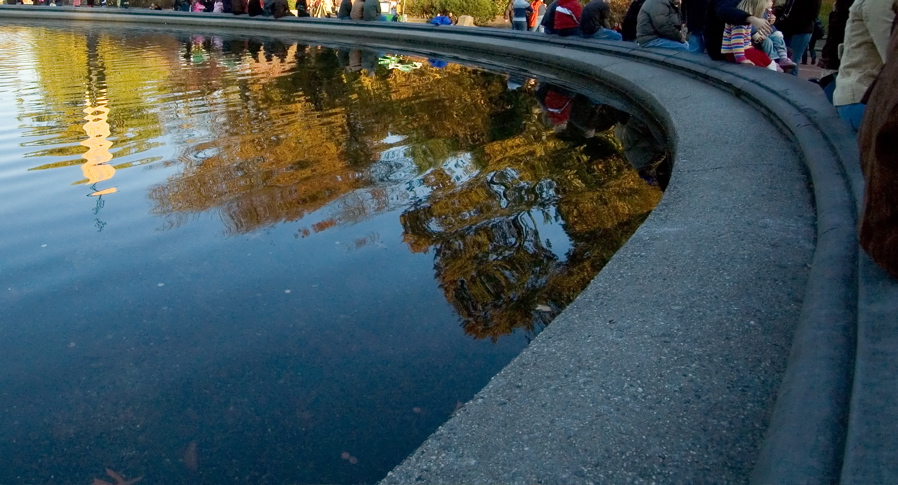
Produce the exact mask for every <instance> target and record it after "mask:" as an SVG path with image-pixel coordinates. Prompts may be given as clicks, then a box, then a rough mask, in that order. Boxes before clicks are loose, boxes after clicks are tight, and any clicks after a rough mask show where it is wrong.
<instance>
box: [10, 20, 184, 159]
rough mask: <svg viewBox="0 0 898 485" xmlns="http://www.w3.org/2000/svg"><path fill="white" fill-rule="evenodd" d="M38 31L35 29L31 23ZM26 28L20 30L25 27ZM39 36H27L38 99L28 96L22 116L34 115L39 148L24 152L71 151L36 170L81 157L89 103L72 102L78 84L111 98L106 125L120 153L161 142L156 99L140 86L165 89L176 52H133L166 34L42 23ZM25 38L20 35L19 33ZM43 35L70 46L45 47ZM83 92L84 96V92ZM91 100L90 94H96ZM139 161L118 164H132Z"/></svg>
mask: <svg viewBox="0 0 898 485" xmlns="http://www.w3.org/2000/svg"><path fill="white" fill-rule="evenodd" d="M31 32H32V33H33V31H31ZM28 34H29V31H28V30H27V29H25V30H23V32H22V35H26V36H27V35H28ZM36 36H37V38H38V39H40V42H38V41H37V40H34V41H28V42H30V43H31V44H32V45H34V46H35V48H34V49H33V57H34V64H33V66H34V70H35V73H36V76H37V79H38V83H39V86H40V89H39V90H37V91H36V93H37V94H38V96H39V97H40V101H39V103H40V104H39V105H38V106H29V105H27V104H23V105H22V106H20V108H19V109H20V116H21V117H22V118H25V119H30V120H32V121H34V122H36V123H34V125H33V127H32V128H30V134H31V135H32V136H37V137H39V139H38V140H36V141H33V142H31V143H32V144H34V145H35V146H37V147H39V148H38V149H36V150H34V151H31V152H29V153H28V154H27V155H26V156H27V157H47V156H50V157H67V158H68V159H66V160H63V161H60V162H53V163H50V164H46V165H41V166H38V167H34V168H33V169H32V170H44V169H54V168H60V167H68V166H74V165H80V164H81V163H82V162H83V159H82V158H81V153H82V152H83V151H84V149H83V147H82V146H80V145H79V143H78V142H79V141H80V140H81V139H82V138H83V136H84V131H83V130H82V127H81V125H82V124H83V117H84V113H83V112H82V111H81V110H82V109H83V108H84V106H83V105H78V104H75V103H73V102H72V99H73V97H72V95H71V92H72V91H73V90H75V91H80V92H81V93H87V96H88V97H89V98H93V97H95V96H96V93H97V92H99V91H103V92H104V93H105V97H106V99H108V103H109V108H110V113H109V118H108V122H109V126H110V128H111V134H112V136H113V137H115V138H116V142H115V146H116V151H115V156H116V157H117V158H121V157H123V156H126V155H130V154H136V153H141V152H145V151H147V150H149V149H150V148H153V147H154V146H156V145H157V144H155V143H153V142H152V141H151V140H153V139H155V138H158V137H159V136H160V135H161V131H160V123H159V117H158V115H157V114H156V113H154V112H153V109H152V108H153V105H152V103H148V102H147V101H146V100H145V97H146V96H147V95H148V94H151V93H150V92H148V91H147V90H145V89H141V86H146V85H147V84H148V83H150V84H155V86H154V87H155V88H157V89H161V90H163V92H164V89H165V88H164V85H163V84H162V83H161V80H163V79H165V78H166V77H167V75H168V73H169V72H170V71H171V69H172V67H173V66H174V65H176V64H177V61H176V60H175V59H168V58H162V57H157V56H155V55H149V56H148V55H134V52H136V51H142V50H145V49H146V48H147V46H148V45H156V48H155V49H152V50H153V52H154V53H155V52H165V50H164V49H158V44H159V43H165V42H166V39H167V37H166V36H164V35H163V36H156V35H151V36H144V37H119V36H114V35H109V34H105V33H102V32H100V31H94V30H89V31H88V33H87V35H84V34H82V33H79V32H74V31H59V30H49V29H48V30H39V31H38V32H37V34H36ZM17 42H22V39H19V40H17ZM46 43H51V44H56V45H65V46H68V48H67V49H64V50H59V49H42V48H40V46H41V45H45V44H46ZM81 98H82V99H83V98H84V96H81ZM92 101H93V99H92ZM135 163H140V162H139V161H137V162H135V161H132V162H128V163H125V164H119V165H116V166H115V168H117V169H121V168H127V167H129V166H131V165H134V164H135Z"/></svg>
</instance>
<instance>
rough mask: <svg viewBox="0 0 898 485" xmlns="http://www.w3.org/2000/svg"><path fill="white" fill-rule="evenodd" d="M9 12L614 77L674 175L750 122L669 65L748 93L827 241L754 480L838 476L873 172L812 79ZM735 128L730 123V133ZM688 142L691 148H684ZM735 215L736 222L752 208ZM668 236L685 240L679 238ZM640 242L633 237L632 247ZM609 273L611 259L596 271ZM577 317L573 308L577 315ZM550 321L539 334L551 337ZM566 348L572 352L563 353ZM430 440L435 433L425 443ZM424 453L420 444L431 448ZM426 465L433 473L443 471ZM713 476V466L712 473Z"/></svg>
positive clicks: (498, 34) (235, 25)
mask: <svg viewBox="0 0 898 485" xmlns="http://www.w3.org/2000/svg"><path fill="white" fill-rule="evenodd" d="M36 9H40V10H39V11H38V10H36ZM0 19H3V20H6V19H8V20H11V21H16V22H19V21H36V20H37V21H41V22H44V21H47V20H60V21H72V20H84V21H91V22H94V21H98V20H102V21H107V22H122V23H140V24H142V25H160V26H173V27H174V26H193V27H194V28H195V27H198V26H201V27H202V28H204V29H209V30H213V29H214V30H220V29H222V30H235V31H241V32H249V33H254V34H258V33H259V32H261V31H264V32H265V33H266V34H269V33H270V34H271V35H289V36H291V37H292V38H294V39H296V38H300V39H305V40H311V41H324V42H332V43H346V44H352V43H357V44H360V45H361V46H364V47H372V48H383V49H392V50H398V51H412V52H421V53H425V54H431V55H438V56H444V57H450V58H454V59H460V60H463V61H467V62H470V63H474V64H478V65H484V66H490V65H493V66H508V67H509V68H511V69H516V70H519V71H522V72H527V73H530V74H531V75H535V76H539V77H541V78H544V79H549V80H552V81H554V82H558V83H561V84H565V85H567V86H569V87H572V88H574V89H577V90H578V91H581V92H584V93H587V94H595V95H596V96H607V92H608V90H609V89H610V90H611V91H613V92H614V93H616V95H617V96H619V97H620V98H621V99H623V100H624V101H625V102H626V103H628V104H630V105H632V106H635V107H637V108H638V109H639V110H643V111H644V112H645V113H647V114H648V115H649V116H650V117H651V118H654V119H655V120H657V121H658V122H659V123H660V125H661V126H662V128H663V130H664V132H665V133H666V134H667V136H668V139H669V141H670V143H671V147H672V151H673V156H674V170H675V171H674V175H673V177H672V179H671V183H670V187H676V186H677V185H678V184H679V183H681V181H682V180H684V177H685V175H684V172H683V170H686V169H688V165H689V163H691V160H693V159H696V158H701V157H706V158H707V157H716V156H719V155H720V151H721V149H724V150H725V149H726V147H727V146H728V144H729V143H730V140H728V139H726V138H722V137H721V136H720V135H719V133H716V132H715V129H714V128H715V127H714V126H713V125H715V124H717V125H719V124H720V123H724V124H726V123H731V124H732V125H731V126H732V127H733V130H736V129H745V130H746V131H749V130H750V129H749V128H747V127H746V126H745V125H742V124H740V120H738V119H737V120H725V119H721V118H720V117H725V116H727V113H728V110H727V109H726V108H725V107H718V110H717V111H714V109H713V107H709V108H708V110H707V111H703V112H701V113H698V114H699V115H700V116H698V117H696V116H695V115H696V113H694V112H693V113H690V112H689V111H688V110H685V109H682V108H679V109H674V108H671V106H673V105H674V104H676V103H674V102H673V101H672V100H673V99H675V96H676V93H675V92H671V91H670V90H668V91H666V92H665V90H664V86H663V85H662V84H659V83H658V78H659V77H662V78H663V77H664V76H670V77H671V78H673V77H676V78H677V79H680V78H683V79H686V78H691V79H692V80H694V81H698V82H699V83H701V84H704V85H705V86H706V89H708V90H713V91H718V92H724V93H726V94H728V95H729V97H730V98H731V99H732V100H733V102H738V103H744V104H747V105H749V106H751V107H752V108H753V109H755V110H758V111H759V112H761V113H763V114H764V116H765V117H766V118H767V122H768V123H770V124H772V125H774V126H775V127H776V128H777V129H778V130H779V131H781V132H782V133H784V134H785V136H786V137H787V138H789V139H791V140H790V141H791V143H790V147H791V149H792V150H793V151H795V152H797V155H798V156H799V157H800V158H801V159H802V160H803V161H804V163H805V165H806V167H807V171H808V173H809V175H810V179H811V181H812V185H813V197H814V201H815V206H816V207H815V208H816V244H815V249H814V251H813V260H812V262H811V265H810V271H809V274H808V280H807V284H806V287H805V291H804V297H803V303H802V306H801V311H800V316H799V318H798V321H797V323H796V328H795V333H794V338H793V340H792V345H791V350H790V355H789V357H788V366H787V368H786V369H785V372H784V373H783V375H782V383H781V385H780V387H779V396H778V398H777V399H776V405H775V407H774V408H773V409H772V412H771V414H770V415H769V424H768V426H767V431H766V436H767V437H766V439H765V440H764V442H763V444H762V445H761V446H760V448H759V449H758V450H757V456H756V459H755V466H754V472H753V476H752V480H753V481H754V482H756V483H823V482H827V483H831V482H835V481H838V477H839V474H840V471H841V463H842V456H843V451H844V446H845V433H846V426H847V416H848V406H849V399H850V389H851V382H852V372H853V365H854V351H855V350H854V348H855V338H856V337H855V321H856V318H857V317H856V315H857V260H858V254H857V241H856V235H855V234H856V233H855V223H856V218H857V205H858V201H859V200H860V199H861V197H860V193H861V190H862V189H861V186H862V178H861V175H860V170H859V167H858V163H857V153H856V145H855V138H854V136H853V133H851V132H850V130H849V129H848V128H847V127H846V126H845V125H843V123H842V122H841V121H840V120H839V119H838V117H837V115H836V113H835V110H834V109H833V108H832V106H831V105H829V104H828V103H827V101H826V100H825V98H824V97H823V96H822V94H821V93H820V92H819V90H818V89H817V88H816V87H814V86H812V85H809V83H802V82H800V81H798V80H796V79H793V78H792V77H791V76H777V75H775V74H773V73H770V72H766V71H765V70H762V69H746V68H744V67H742V66H737V65H732V64H725V63H715V62H713V61H711V60H709V59H706V58H704V57H703V56H694V55H691V54H688V53H677V52H673V51H664V50H654V49H639V48H635V47H634V46H633V45H632V44H623V43H610V42H595V41H583V40H579V39H570V38H567V39H562V38H548V37H545V36H538V35H533V34H529V33H515V32H510V31H503V30H495V29H485V28H477V29H472V28H464V27H433V26H429V25H409V24H398V25H397V24H387V23H360V22H350V21H334V20H323V19H282V20H279V21H272V20H271V19H252V20H250V19H247V18H234V17H233V16H230V15H217V14H206V15H204V16H202V17H198V16H194V15H190V14H177V13H170V12H152V11H117V10H102V11H101V10H100V9H94V10H92V11H89V12H85V11H84V9H79V10H75V9H69V8H64V7H63V8H56V9H52V10H51V9H50V8H48V7H12V6H0ZM703 108H704V107H703ZM740 127H741V128H740ZM718 128H719V126H718ZM692 130H695V131H697V132H700V133H701V132H703V131H705V130H707V133H708V134H709V135H710V138H709V137H708V136H703V135H700V134H696V133H694V132H692ZM733 130H730V131H729V132H730V133H733ZM702 141H703V142H704V143H702ZM696 145H700V146H698V147H697V146H696ZM687 152H688V153H689V157H688V160H687V159H686V157H685V156H684V154H685V153H687ZM668 202H669V201H668V196H665V198H664V199H663V200H662V202H661V204H660V205H659V209H662V208H663V206H665V205H666V204H668ZM659 209H656V212H658V211H659ZM659 218H660V216H656V214H655V213H653V214H652V215H651V216H650V217H649V218H648V219H647V221H646V222H645V223H644V225H643V226H642V227H641V228H640V230H639V231H638V232H637V234H639V233H640V232H645V233H650V232H651V231H652V227H653V225H654V224H657V222H658V221H659ZM731 223H732V224H733V225H739V224H741V221H739V220H733V221H731ZM635 237H636V236H634V238H635ZM669 242H670V244H676V240H675V239H671V240H670V241H669ZM710 243H711V242H709V244H710ZM631 244H633V243H632V240H631V242H628V243H627V245H626V246H625V248H627V247H628V246H630V245H631ZM628 257H630V258H632V255H631V254H629V253H628V252H627V251H622V252H621V253H619V255H617V256H615V257H614V259H615V260H617V259H618V258H628ZM637 276H638V275H637ZM601 278H603V276H602V273H600V274H599V276H598V277H597V279H601ZM594 283H595V282H594ZM669 283H670V282H669ZM673 283H674V284H675V283H676V282H673ZM581 298H582V297H581ZM578 301H579V299H578ZM575 303H576V302H575ZM574 306H575V305H572V307H574ZM661 310H662V309H659V311H661ZM573 311H576V310H573ZM565 313H568V311H567V310H566V311H565ZM565 313H563V314H562V317H563V316H564V315H565ZM562 317H559V318H562ZM569 318H571V319H574V318H576V315H574V316H570V317H569ZM551 328H552V326H550V329H551ZM544 335H545V333H544V334H541V335H540V337H539V338H537V339H536V341H537V342H541V341H542V344H541V345H544V346H551V345H552V344H551V342H546V341H545V340H546V339H547V338H548V337H544ZM528 351H529V349H528V350H525V353H526V352H528ZM558 357H559V358H560V359H563V358H564V356H563V355H559V356H558ZM519 359H520V357H519ZM491 392H493V391H492V388H491V386H487V388H486V389H485V390H484V391H482V392H481V395H479V396H478V398H477V399H489V396H490V393H491ZM463 411H464V410H463ZM461 414H464V413H460V415H459V416H456V417H454V418H453V419H452V420H450V423H452V422H453V421H455V420H458V419H463V418H464V416H461ZM447 424H448V423H447ZM445 427H446V426H445V425H444V428H445ZM441 432H442V433H444V434H445V433H446V431H444V430H443V428H441V430H439V431H437V433H436V434H440V433H441ZM431 440H434V438H431ZM429 441H430V440H429ZM426 446H427V443H425V445H424V446H423V447H422V448H426ZM424 453H425V452H419V453H416V455H418V456H419V458H420V457H421V456H423V454H424ZM414 456H415V455H413V457H412V458H414ZM472 466H473V465H472ZM415 467H418V468H421V461H420V460H418V461H415V460H413V459H411V458H410V460H409V461H407V462H406V463H405V464H403V465H400V467H397V470H404V471H402V472H401V473H400V472H394V473H391V475H390V476H388V477H387V479H386V482H390V483H392V482H396V481H397V480H400V481H401V478H400V477H409V476H413V474H408V473H411V471H410V469H413V468H415ZM412 471H413V470H412ZM425 471H428V472H433V470H425ZM402 473H405V474H402ZM422 473H423V472H422ZM421 476H422V477H425V475H421ZM428 476H429V477H431V479H432V477H433V476H439V475H428ZM706 478H708V479H709V480H711V481H713V480H714V477H713V476H708V477H706ZM746 478H748V477H746ZM424 479H425V480H426V479H427V477H425V478H424ZM453 479H457V478H456V476H448V477H447V478H446V481H452V480H453ZM539 479H540V480H542V481H545V482H564V481H572V482H577V481H578V479H576V477H574V479H563V478H561V477H551V476H549V477H546V476H543V477H540V478H539ZM636 481H638V480H636Z"/></svg>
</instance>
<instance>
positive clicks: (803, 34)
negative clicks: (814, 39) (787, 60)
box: [776, 0, 820, 76]
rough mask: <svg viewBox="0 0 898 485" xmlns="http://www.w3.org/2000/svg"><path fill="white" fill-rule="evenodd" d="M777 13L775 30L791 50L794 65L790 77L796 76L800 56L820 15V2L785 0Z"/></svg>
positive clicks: (806, 46)
mask: <svg viewBox="0 0 898 485" xmlns="http://www.w3.org/2000/svg"><path fill="white" fill-rule="evenodd" d="M777 13H778V15H777V16H776V17H777V20H776V28H777V29H779V31H780V32H782V33H783V38H785V40H786V45H787V46H789V48H790V49H792V61H793V62H795V64H796V66H795V68H794V69H792V75H793V76H797V75H798V69H799V67H798V64H799V63H801V56H802V55H804V52H805V51H806V50H807V48H808V44H810V43H811V35H813V33H814V21H815V20H817V17H818V16H819V15H820V0H786V3H785V4H784V5H783V6H782V7H780V8H779V11H778V12H777Z"/></svg>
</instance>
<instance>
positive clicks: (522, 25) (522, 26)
mask: <svg viewBox="0 0 898 485" xmlns="http://www.w3.org/2000/svg"><path fill="white" fill-rule="evenodd" d="M511 29H512V30H523V31H525V32H526V31H527V21H526V20H515V21H513V22H512V23H511Z"/></svg>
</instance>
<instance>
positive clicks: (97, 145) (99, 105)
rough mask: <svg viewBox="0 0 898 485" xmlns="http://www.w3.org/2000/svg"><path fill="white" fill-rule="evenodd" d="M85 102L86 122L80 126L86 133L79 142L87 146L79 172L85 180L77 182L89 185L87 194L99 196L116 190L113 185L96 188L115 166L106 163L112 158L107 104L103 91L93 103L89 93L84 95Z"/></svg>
mask: <svg viewBox="0 0 898 485" xmlns="http://www.w3.org/2000/svg"><path fill="white" fill-rule="evenodd" d="M85 104H86V105H87V107H85V108H84V114H85V117H84V119H85V120H87V123H85V124H84V125H82V128H83V129H84V132H85V133H86V134H87V139H86V140H83V141H82V142H81V143H80V144H81V145H83V146H86V147H87V151H86V152H84V153H83V154H82V155H81V157H82V158H84V160H85V161H84V163H83V164H82V165H81V172H82V173H83V174H84V177H85V179H86V180H84V181H81V182H79V183H84V184H87V185H89V186H90V188H91V190H93V192H92V193H90V194H89V195H91V196H95V197H99V196H103V195H108V194H112V193H115V192H116V188H115V187H110V188H107V189H98V188H97V184H98V183H100V182H103V181H105V180H109V179H111V178H112V177H113V176H114V175H115V167H113V166H112V165H109V163H108V162H109V161H110V160H112V153H111V152H110V151H109V148H110V147H112V142H111V141H109V139H108V138H109V123H108V117H109V107H108V106H107V100H106V97H105V93H104V95H101V96H100V97H98V98H97V100H96V102H94V103H92V102H91V99H90V96H89V95H88V96H86V98H85Z"/></svg>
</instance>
